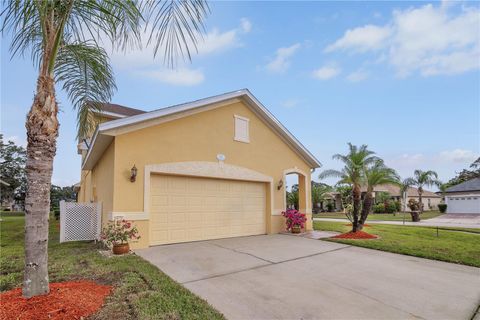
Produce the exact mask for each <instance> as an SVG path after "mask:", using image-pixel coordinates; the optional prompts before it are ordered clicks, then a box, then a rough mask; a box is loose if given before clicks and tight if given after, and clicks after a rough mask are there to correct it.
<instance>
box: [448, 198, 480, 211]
mask: <svg viewBox="0 0 480 320" xmlns="http://www.w3.org/2000/svg"><path fill="white" fill-rule="evenodd" d="M447 213H459V214H480V195H478V196H461V197H449V196H447Z"/></svg>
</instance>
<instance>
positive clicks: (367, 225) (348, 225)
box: [346, 223, 371, 227]
mask: <svg viewBox="0 0 480 320" xmlns="http://www.w3.org/2000/svg"><path fill="white" fill-rule="evenodd" d="M346 226H347V227H351V226H353V224H351V223H348V224H346ZM363 226H364V227H371V225H369V224H368V223H365V224H364V225H363Z"/></svg>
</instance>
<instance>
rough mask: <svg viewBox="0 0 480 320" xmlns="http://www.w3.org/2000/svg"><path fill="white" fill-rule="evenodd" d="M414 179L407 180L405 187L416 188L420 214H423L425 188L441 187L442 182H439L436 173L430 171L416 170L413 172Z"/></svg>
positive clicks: (404, 182)
mask: <svg viewBox="0 0 480 320" xmlns="http://www.w3.org/2000/svg"><path fill="white" fill-rule="evenodd" d="M413 174H414V176H413V178H407V179H405V180H404V181H403V184H404V185H405V186H407V188H408V187H410V186H415V187H416V188H417V191H418V202H419V204H420V212H423V202H422V194H423V188H424V187H426V186H434V185H435V186H439V185H440V184H441V182H440V181H439V180H438V175H437V173H436V172H435V171H432V170H428V171H422V170H418V169H417V170H415V171H414V172H413Z"/></svg>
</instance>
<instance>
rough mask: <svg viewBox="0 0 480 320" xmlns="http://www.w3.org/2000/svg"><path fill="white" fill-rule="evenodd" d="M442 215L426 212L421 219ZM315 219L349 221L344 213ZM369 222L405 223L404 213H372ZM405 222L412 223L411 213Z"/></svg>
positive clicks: (407, 214)
mask: <svg viewBox="0 0 480 320" xmlns="http://www.w3.org/2000/svg"><path fill="white" fill-rule="evenodd" d="M440 215H442V213H440V211H425V212H424V213H422V215H421V216H420V218H421V219H422V220H427V219H432V218H435V217H438V216H440ZM313 217H314V218H333V219H347V217H346V216H345V214H344V213H342V212H322V213H318V214H314V215H313ZM368 220H382V221H403V213H397V214H396V215H393V214H392V213H370V214H369V215H368V218H367V221H368ZM405 221H412V218H411V216H410V213H408V212H407V213H405Z"/></svg>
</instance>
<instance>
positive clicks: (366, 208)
mask: <svg viewBox="0 0 480 320" xmlns="http://www.w3.org/2000/svg"><path fill="white" fill-rule="evenodd" d="M372 203H373V197H372V193H371V192H368V191H367V193H366V194H365V199H363V207H362V214H361V215H360V221H359V223H358V230H362V229H363V225H364V224H365V221H367V217H368V215H369V213H370V210H371V209H372Z"/></svg>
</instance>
